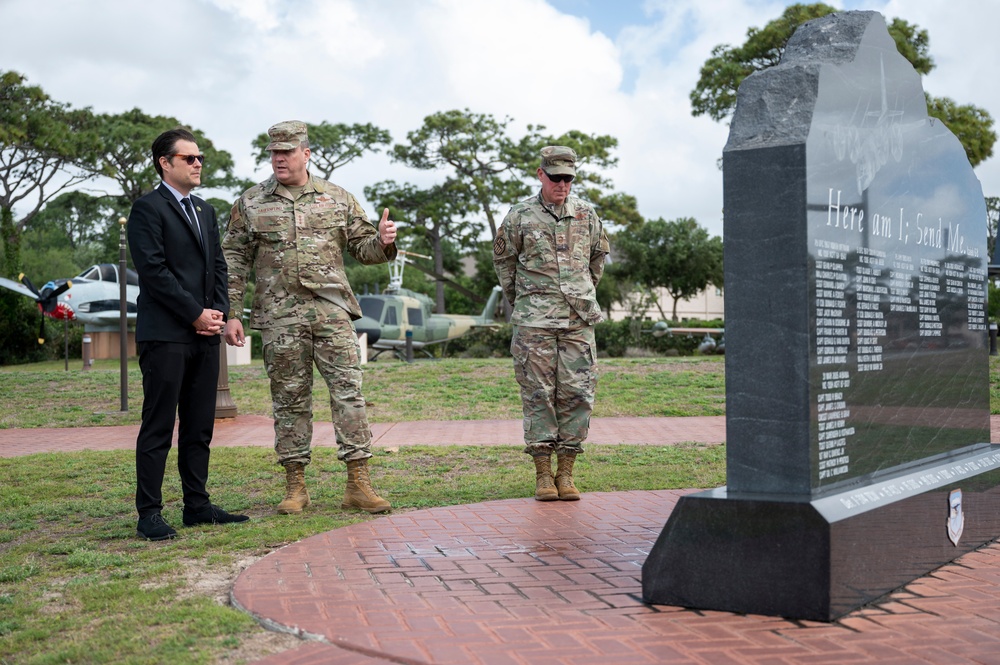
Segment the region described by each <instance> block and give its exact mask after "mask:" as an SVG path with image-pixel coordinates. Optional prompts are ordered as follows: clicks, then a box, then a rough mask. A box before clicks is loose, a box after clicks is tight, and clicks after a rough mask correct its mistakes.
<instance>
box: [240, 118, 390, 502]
mask: <svg viewBox="0 0 1000 665" xmlns="http://www.w3.org/2000/svg"><path fill="white" fill-rule="evenodd" d="M268 135H269V136H270V139H271V143H270V144H269V145H268V146H267V149H268V150H270V151H271V166H272V168H273V170H274V175H273V176H271V177H270V178H268V179H267V180H265V181H264V182H262V183H261V184H259V185H256V186H254V187H251V188H250V189H248V190H247V191H246V192H244V193H243V195H242V196H241V197H240V199H239V200H238V201H237V202H236V205H234V206H233V210H232V213H231V215H230V219H229V228H228V231H227V233H226V237H225V240H224V241H223V243H222V247H223V250H224V252H225V257H226V261H227V263H228V265H229V297H230V302H231V303H233V309H232V311H230V312H229V320H228V321H227V323H226V329H225V335H226V342H228V343H229V344H230V345H237V346H242V345H243V344H244V331H243V323H242V321H241V319H242V314H243V312H242V307H240V306H239V304H240V303H242V302H243V293H244V291H245V289H246V285H247V276H248V274H249V273H250V271H251V269H252V270H254V271H255V273H256V277H257V281H256V289H255V291H254V297H253V306H252V310H251V315H250V327H251V328H257V329H259V330H260V331H261V337H262V339H263V343H264V367H265V368H266V370H267V375H268V377H270V379H271V400H272V402H273V408H274V434H275V437H274V449H275V451H276V452H277V454H278V463H279V464H282V465H283V466H284V467H285V475H286V493H285V498H284V500H283V501H282V502H281V503H280V504H279V505H278V512H279V513H281V514H289V513H300V512H302V510H303V509H304V508H305V507H306V506H308V505H309V503H310V501H309V494H308V492H307V491H306V486H305V467H306V465H308V464H309V461H310V457H311V444H312V386H313V364H314V363H315V365H316V367H317V368H318V369H319V372H320V374H321V375H322V376H323V379H324V380H325V381H326V384H327V386H328V387H329V389H330V406H331V410H332V412H333V423H334V426H335V430H336V437H337V446H338V451H337V458H338V459H340V460H343V461H345V462H346V463H347V472H348V480H347V488H346V490H345V493H344V500H343V503H342V507H344V508H360V509H362V510H365V511H368V512H370V513H380V512H385V511H388V510H389V509H390V507H391V506H390V504H389V502H388V501H386V500H385V499H383V498H381V497H380V496H378V494H377V493H376V492H375V490H374V489H373V488H372V486H371V481H370V478H369V473H368V458H369V457H371V428H370V427H369V425H368V416H367V414H366V411H365V400H364V397H363V396H362V394H361V379H362V373H361V361H360V350H359V348H358V341H357V335H356V334H355V332H354V329H353V328H352V326H351V321H352V320H354V319H358V318H360V317H361V308H360V306H359V305H358V301H357V299H356V298H355V297H354V293H353V292H352V291H351V286H350V284H349V283H348V281H347V275H346V273H345V272H344V260H343V253H344V251H345V250H346V251H348V252H350V253H351V256H353V257H354V258H355V259H357V260H358V261H359V262H360V263H363V264H375V263H385V262H387V261H390V260H392V259H393V258H395V257H396V245H395V238H396V226H395V224H394V223H393V222H392V221H390V220H389V210H388V209H386V210H385V211H384V212H383V214H382V219H381V220H380V222H379V225H378V228H377V229H376V227H375V226H374V225H372V224H371V223H370V222H369V221H368V217H367V216H366V215H365V212H364V210H363V209H362V208H361V205H360V204H359V203H358V201H357V200H356V199H355V198H354V197H353V196H352V195H351V194H350V193H349V192H347V191H345V190H344V189H341V188H340V187H338V186H336V185H334V184H332V183H330V182H327V181H326V180H322V179H320V178H317V177H315V176H313V175H311V174H310V173H309V171H308V161H309V154H310V153H309V140H308V134H307V127H306V125H305V123H302V122H298V121H289V122H282V123H279V124H277V125H275V126H273V127H271V128H270V129H269V130H268Z"/></svg>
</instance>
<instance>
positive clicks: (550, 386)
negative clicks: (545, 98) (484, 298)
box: [493, 146, 609, 501]
mask: <svg viewBox="0 0 1000 665" xmlns="http://www.w3.org/2000/svg"><path fill="white" fill-rule="evenodd" d="M541 155H542V162H541V166H540V167H539V168H538V170H537V175H538V179H539V180H540V181H541V183H542V189H541V191H540V192H539V193H538V195H536V196H533V197H531V198H529V199H525V200H524V201H521V202H520V203H518V204H516V205H514V207H512V208H511V209H510V212H508V213H507V216H506V217H505V218H504V220H503V224H502V225H501V226H500V230H499V231H498V232H497V237H496V240H495V241H494V243H493V267H494V268H495V269H496V273H497V277H498V278H499V280H500V286H501V287H502V288H503V292H504V295H505V296H506V297H507V300H508V301H510V303H511V304H512V305H513V308H514V311H513V314H512V315H511V318H510V321H511V323H512V324H514V335H513V338H512V340H511V345H510V350H511V354H512V355H513V356H514V373H515V375H516V376H517V382H518V383H519V384H520V386H521V404H522V407H523V410H524V443H525V450H524V452H526V453H528V454H529V455H531V456H532V458H533V460H534V463H535V498H536V499H538V500H539V501H552V500H555V499H561V500H563V501H576V500H578V499H579V498H580V492H579V491H578V490H577V488H576V486H575V485H574V484H573V462H574V461H575V459H576V456H577V454H578V453H580V452H582V451H583V441H584V440H585V439H586V438H587V432H588V431H589V429H590V413H591V411H592V410H593V407H594V390H595V389H596V387H597V374H596V358H597V344H596V342H595V341H594V324H595V323H598V322H600V321H602V320H603V319H604V317H603V315H602V313H601V308H600V306H599V305H598V304H597V296H596V289H597V283H598V282H599V281H600V279H601V275H603V274H604V259H605V257H606V256H607V254H608V251H609V247H608V238H607V235H606V234H605V233H604V228H603V226H602V224H601V220H600V218H599V217H598V216H597V213H596V212H595V211H594V208H593V207H592V206H591V205H590V204H588V203H586V202H584V201H582V200H581V199H579V198H577V197H575V196H570V193H569V192H570V183H571V182H572V181H573V178H574V177H575V175H576V153H575V152H574V151H573V150H572V149H571V148H567V147H564V146H548V147H546V148H543V149H542V153H541ZM553 452H554V453H555V454H556V458H557V462H558V467H557V471H556V473H555V477H553V474H552V466H551V464H552V453H553Z"/></svg>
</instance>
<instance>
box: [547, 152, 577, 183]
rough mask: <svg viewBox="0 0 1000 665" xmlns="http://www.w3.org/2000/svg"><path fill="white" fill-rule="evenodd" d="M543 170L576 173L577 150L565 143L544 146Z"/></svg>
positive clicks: (557, 172) (568, 173) (554, 173)
mask: <svg viewBox="0 0 1000 665" xmlns="http://www.w3.org/2000/svg"><path fill="white" fill-rule="evenodd" d="M542 170H543V171H545V172H546V173H550V174H552V175H560V174H565V175H573V176H575V175H576V152H574V151H573V148H567V147H566V146H564V145H549V146H545V147H544V148H542Z"/></svg>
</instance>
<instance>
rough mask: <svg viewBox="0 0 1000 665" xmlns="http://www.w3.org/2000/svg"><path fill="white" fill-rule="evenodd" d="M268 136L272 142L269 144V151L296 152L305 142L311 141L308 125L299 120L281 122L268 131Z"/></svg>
mask: <svg viewBox="0 0 1000 665" xmlns="http://www.w3.org/2000/svg"><path fill="white" fill-rule="evenodd" d="M267 135H268V136H269V137H270V138H271V142H270V143H268V144H267V150H295V149H296V148H298V147H299V146H300V145H302V143H303V142H306V141H308V140H309V130H308V129H307V128H306V123H304V122H300V121H298V120H286V121H285V122H279V123H278V124H277V125H275V126H274V127H271V129H269V130H267Z"/></svg>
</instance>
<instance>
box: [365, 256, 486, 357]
mask: <svg viewBox="0 0 1000 665" xmlns="http://www.w3.org/2000/svg"><path fill="white" fill-rule="evenodd" d="M403 255H410V256H420V255H419V254H412V253H410V252H402V251H401V252H399V258H397V259H396V260H395V261H394V262H393V263H392V264H390V278H389V286H388V287H386V290H385V292H384V293H383V294H376V295H367V294H366V295H359V296H358V302H359V303H360V304H361V313H362V317H361V318H360V319H358V320H357V321H355V322H354V329H355V330H356V331H357V332H358V334H359V335H360V334H361V333H365V334H367V335H368V346H369V347H370V348H372V349H375V353H374V354H373V355H372V356H371V359H372V360H374V359H375V358H377V357H378V356H379V355H380V354H381V353H383V352H384V351H392V352H393V353H395V354H396V355H398V356H402V355H403V350H404V349H405V348H406V334H407V332H409V333H410V335H411V338H410V341H411V343H412V346H413V349H414V350H417V351H419V350H423V349H424V347H426V346H428V345H431V344H440V343H443V342H447V341H448V340H452V339H458V338H459V337H462V336H463V335H467V334H468V333H470V332H471V331H472V330H473V329H474V328H477V327H482V326H491V325H494V324H495V322H494V320H493V317H494V313H495V312H496V307H497V303H498V302H499V299H500V287H499V286H495V287H493V292H492V293H491V294H490V297H489V300H487V302H486V306H485V307H483V311H482V313H481V314H479V315H470V314H435V313H434V303H433V301H432V300H431V299H430V298H429V297H427V296H426V295H424V294H422V293H416V292H414V291H411V290H409V289H404V288H403V287H402V284H403V265H404V263H405V262H406V259H405V257H404V256H403ZM424 353H426V354H427V355H430V354H429V353H427V351H426V350H424Z"/></svg>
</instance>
